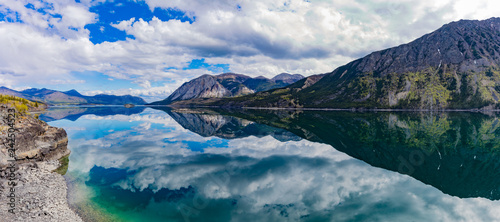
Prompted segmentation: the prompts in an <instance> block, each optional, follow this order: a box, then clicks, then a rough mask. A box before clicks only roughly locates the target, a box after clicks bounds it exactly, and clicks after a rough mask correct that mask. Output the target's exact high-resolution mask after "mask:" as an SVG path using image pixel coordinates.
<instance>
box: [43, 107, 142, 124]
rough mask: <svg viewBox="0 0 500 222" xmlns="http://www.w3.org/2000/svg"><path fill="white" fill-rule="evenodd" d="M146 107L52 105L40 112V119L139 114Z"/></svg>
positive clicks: (46, 120)
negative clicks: (45, 110)
mask: <svg viewBox="0 0 500 222" xmlns="http://www.w3.org/2000/svg"><path fill="white" fill-rule="evenodd" d="M144 109H146V107H145V106H135V107H132V108H126V107H123V106H68V107H52V108H49V109H48V110H47V112H45V113H42V114H40V117H39V118H40V119H41V120H43V121H45V122H51V121H55V120H60V119H67V120H71V121H76V120H78V118H80V117H82V116H84V115H91V114H92V115H96V116H110V115H127V116H129V115H132V114H138V113H141V112H143V111H144Z"/></svg>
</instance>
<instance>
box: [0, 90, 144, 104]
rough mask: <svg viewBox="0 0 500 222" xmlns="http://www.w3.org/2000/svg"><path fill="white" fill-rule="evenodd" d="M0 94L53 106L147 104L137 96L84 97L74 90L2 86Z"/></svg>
mask: <svg viewBox="0 0 500 222" xmlns="http://www.w3.org/2000/svg"><path fill="white" fill-rule="evenodd" d="M0 94H5V95H13V96H18V97H21V98H25V99H29V100H33V101H40V102H43V103H47V104H51V105H69V104H71V105H86V104H94V105H97V104H99V105H123V104H127V103H132V104H136V105H144V104H146V101H144V100H143V99H142V98H140V97H136V96H130V95H125V96H114V95H104V94H99V95H95V96H84V95H82V94H80V93H79V92H78V91H76V90H74V89H72V90H69V91H66V92H61V91H57V90H51V89H46V88H43V89H37V88H31V89H26V90H23V91H16V90H12V89H9V88H7V87H3V86H2V87H0Z"/></svg>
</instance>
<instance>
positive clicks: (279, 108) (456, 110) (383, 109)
mask: <svg viewBox="0 0 500 222" xmlns="http://www.w3.org/2000/svg"><path fill="white" fill-rule="evenodd" d="M146 107H169V108H184V109H185V108H191V109H196V108H216V109H234V110H237V109H252V110H298V111H300V110H306V111H350V112H500V109H480V108H473V109H389V108H311V107H309V108H308V107H250V106H249V107H246V106H244V107H230V106H202V105H200V106H187V105H186V106H179V105H146Z"/></svg>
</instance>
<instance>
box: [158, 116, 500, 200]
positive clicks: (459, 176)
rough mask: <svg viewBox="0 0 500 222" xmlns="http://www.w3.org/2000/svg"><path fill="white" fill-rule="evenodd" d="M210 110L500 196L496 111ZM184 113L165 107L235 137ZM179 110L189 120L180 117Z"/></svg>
mask: <svg viewBox="0 0 500 222" xmlns="http://www.w3.org/2000/svg"><path fill="white" fill-rule="evenodd" d="M212 111H213V112H218V113H220V114H223V115H225V116H216V115H213V113H212V115H211V118H214V119H216V118H225V119H230V117H227V116H233V117H239V118H242V119H246V120H248V121H253V122H257V123H260V124H265V125H268V126H272V127H277V128H282V129H285V130H287V131H289V132H292V133H294V134H295V135H297V136H300V137H302V138H304V139H307V140H309V141H313V142H321V143H326V144H329V145H331V146H333V147H334V148H335V149H337V150H339V151H341V152H344V153H346V154H348V155H349V156H352V157H354V158H357V159H360V160H363V161H364V162H366V163H368V164H370V165H372V166H376V167H381V168H384V169H388V170H391V171H397V172H400V173H403V174H408V175H410V176H412V177H413V178H415V179H418V180H420V181H422V182H424V183H426V184H429V185H432V186H433V187H436V188H438V189H439V190H441V191H442V192H444V193H447V194H450V195H453V196H457V197H461V198H467V197H484V198H488V199H491V200H498V199H500V161H498V160H499V159H500V137H499V136H500V130H499V127H500V124H499V123H500V122H499V120H498V118H497V117H496V116H495V115H490V116H488V115H485V114H480V113H465V112H452V113H437V114H432V113H425V112H424V113H409V112H400V113H392V112H391V113H389V112H382V113H359V112H326V111H323V112H322V111H305V112H301V111H299V112H296V111H277V110H273V111H271V110H237V111H234V112H233V111H231V110H212ZM182 112H184V113H179V112H176V111H175V110H174V111H167V113H169V115H171V116H172V117H173V118H174V119H176V121H178V122H179V123H180V124H181V125H182V126H183V127H185V128H186V129H189V130H191V131H193V132H196V133H199V134H200V135H203V134H207V135H217V134H218V135H219V136H222V137H224V138H231V136H224V135H225V134H224V133H213V132H211V133H207V132H205V130H206V129H207V128H209V129H214V128H217V127H214V125H213V121H196V122H195V123H193V124H183V123H182V122H183V121H184V120H185V119H188V118H189V119H199V120H201V119H204V118H205V117H203V116H201V115H200V114H197V113H196V110H191V111H190V112H189V114H186V112H188V111H186V110H182ZM205 112H206V111H205ZM187 116H189V117H187ZM181 117H182V119H184V120H180V119H181ZM231 122H232V123H234V121H231ZM240 122H245V121H243V120H240ZM194 126H198V127H194ZM218 128H219V129H220V128H221V127H218ZM282 134H283V133H282Z"/></svg>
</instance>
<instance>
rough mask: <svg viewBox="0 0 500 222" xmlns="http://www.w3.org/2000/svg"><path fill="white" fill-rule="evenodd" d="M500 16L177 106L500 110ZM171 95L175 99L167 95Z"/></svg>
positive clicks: (445, 28) (444, 28) (456, 25)
mask: <svg viewBox="0 0 500 222" xmlns="http://www.w3.org/2000/svg"><path fill="white" fill-rule="evenodd" d="M499 65H500V18H491V19H487V20H482V21H478V20H460V21H457V22H452V23H449V24H446V25H444V26H442V27H441V28H439V29H438V30H436V31H434V32H432V33H429V34H426V35H424V36H422V37H420V38H418V39H416V40H414V41H412V42H410V43H407V44H403V45H400V46H397V47H393V48H389V49H385V50H381V51H376V52H373V53H371V54H369V55H367V56H365V57H363V58H360V59H357V60H354V61H352V62H350V63H348V64H346V65H343V66H340V67H338V68H337V69H335V70H333V71H332V72H330V73H326V74H322V75H315V76H310V77H308V78H305V79H302V80H300V81H297V82H295V83H293V84H291V85H289V86H286V87H282V88H275V89H271V90H267V91H266V90H262V91H260V92H256V93H253V94H249V95H244V96H239V97H234V98H217V99H210V100H199V99H198V100H197V99H193V98H194V97H193V98H190V97H182V96H183V95H182V94H176V98H183V99H190V100H186V101H183V102H182V103H175V102H173V103H172V101H173V100H168V99H167V101H169V102H170V103H172V104H173V105H176V104H180V105H211V106H231V107H295V108H297V107H311V108H390V109H432V110H435V109H471V108H484V109H496V108H499V107H500V105H499V100H500V67H499ZM169 98H170V97H169Z"/></svg>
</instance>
